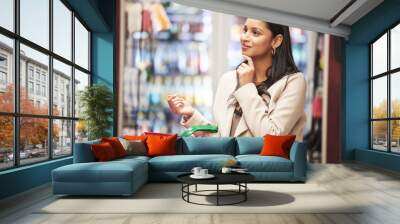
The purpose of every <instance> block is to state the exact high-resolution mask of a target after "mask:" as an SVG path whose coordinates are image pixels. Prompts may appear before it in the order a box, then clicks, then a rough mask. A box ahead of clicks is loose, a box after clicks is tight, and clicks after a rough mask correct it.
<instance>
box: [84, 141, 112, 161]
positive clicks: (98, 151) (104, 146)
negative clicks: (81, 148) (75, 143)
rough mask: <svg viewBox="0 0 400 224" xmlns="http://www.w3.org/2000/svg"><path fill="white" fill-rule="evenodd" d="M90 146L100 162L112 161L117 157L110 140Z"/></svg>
mask: <svg viewBox="0 0 400 224" xmlns="http://www.w3.org/2000/svg"><path fill="white" fill-rule="evenodd" d="M90 148H91V150H92V152H93V154H94V157H95V158H96V160H97V161H99V162H104V161H110V160H113V159H116V158H117V156H116V155H115V151H114V149H113V148H112V146H111V144H110V143H108V142H102V143H99V144H93V145H91V146H90Z"/></svg>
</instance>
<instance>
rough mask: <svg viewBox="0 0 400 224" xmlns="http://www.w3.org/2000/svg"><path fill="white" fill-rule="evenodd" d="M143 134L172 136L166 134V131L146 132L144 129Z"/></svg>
mask: <svg viewBox="0 0 400 224" xmlns="http://www.w3.org/2000/svg"><path fill="white" fill-rule="evenodd" d="M144 135H146V136H149V135H160V136H173V135H174V134H168V133H159V132H148V131H145V132H144Z"/></svg>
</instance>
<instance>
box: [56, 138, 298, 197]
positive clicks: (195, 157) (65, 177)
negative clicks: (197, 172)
mask: <svg viewBox="0 0 400 224" xmlns="http://www.w3.org/2000/svg"><path fill="white" fill-rule="evenodd" d="M98 142H99V141H91V142H85V143H77V144H75V147H74V156H73V160H74V163H73V164H70V165H66V166H63V167H59V168H57V169H55V170H53V171H52V187H53V193H54V194H68V195H131V194H134V193H135V192H136V191H137V190H138V189H139V188H140V187H141V186H143V185H144V184H145V183H147V182H148V181H151V182H162V181H176V177H177V176H178V175H180V174H183V173H188V172H190V170H191V169H192V168H193V167H196V166H200V167H203V168H207V169H209V170H210V172H219V171H220V170H221V168H222V167H223V166H224V165H225V164H226V163H227V161H228V160H231V159H233V160H236V161H237V162H238V164H239V166H240V167H242V168H247V169H248V171H249V172H250V173H251V174H253V175H254V176H255V178H256V181H258V182H305V180H306V152H305V147H304V144H303V143H300V142H295V143H294V144H293V145H292V148H291V150H290V159H285V158H282V157H276V156H260V155H258V154H259V153H260V150H261V148H262V146H263V138H262V137H237V138H230V137H220V138H216V137H204V138H194V137H185V138H179V139H178V140H177V144H176V147H177V148H176V149H177V155H172V156H157V157H153V158H151V157H147V156H127V157H124V158H122V159H117V160H113V161H107V162H96V161H95V157H94V155H93V154H92V151H91V149H90V145H91V144H94V143H98Z"/></svg>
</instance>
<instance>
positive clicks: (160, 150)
mask: <svg viewBox="0 0 400 224" xmlns="http://www.w3.org/2000/svg"><path fill="white" fill-rule="evenodd" d="M177 138H178V135H177V134H174V135H171V136H163V135H149V136H148V137H147V148H148V151H147V154H148V156H164V155H176V139H177Z"/></svg>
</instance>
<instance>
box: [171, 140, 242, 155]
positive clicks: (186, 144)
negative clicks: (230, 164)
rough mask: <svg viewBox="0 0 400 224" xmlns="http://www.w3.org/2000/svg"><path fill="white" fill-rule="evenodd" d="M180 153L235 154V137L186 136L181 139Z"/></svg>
mask: <svg viewBox="0 0 400 224" xmlns="http://www.w3.org/2000/svg"><path fill="white" fill-rule="evenodd" d="M177 145H178V147H177V148H178V149H180V151H178V154H184V155H201V154H225V155H235V139H234V138H230V137H197V138H196V137H184V138H181V139H180V142H179V144H177Z"/></svg>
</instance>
